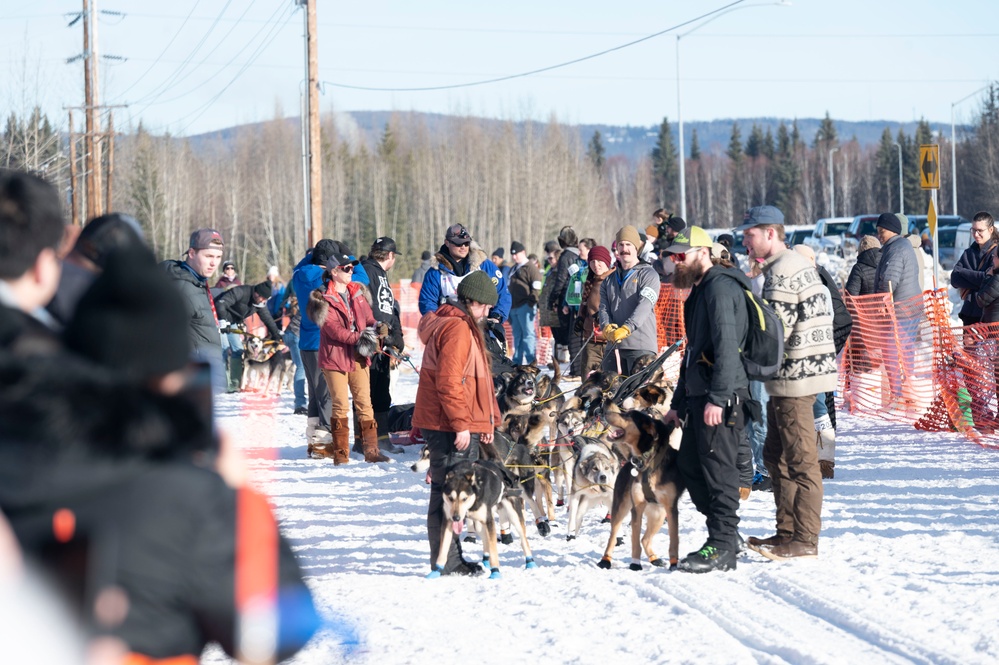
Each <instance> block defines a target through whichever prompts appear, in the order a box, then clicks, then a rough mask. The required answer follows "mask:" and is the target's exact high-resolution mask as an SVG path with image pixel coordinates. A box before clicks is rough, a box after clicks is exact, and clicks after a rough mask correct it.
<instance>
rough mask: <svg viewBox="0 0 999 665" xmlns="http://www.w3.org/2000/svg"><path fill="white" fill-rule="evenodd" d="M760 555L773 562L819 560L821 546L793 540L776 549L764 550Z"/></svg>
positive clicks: (761, 550)
mask: <svg viewBox="0 0 999 665" xmlns="http://www.w3.org/2000/svg"><path fill="white" fill-rule="evenodd" d="M759 552H760V554H762V555H763V556H765V557H766V558H768V559H770V560H772V561H787V560H789V559H817V558H819V546H818V545H812V544H811V543H805V542H802V541H800V540H791V541H788V542H786V543H781V544H780V545H777V546H776V547H772V548H769V549H767V548H762V549H760V550H759Z"/></svg>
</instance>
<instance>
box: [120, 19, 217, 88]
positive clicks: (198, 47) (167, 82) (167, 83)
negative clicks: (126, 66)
mask: <svg viewBox="0 0 999 665" xmlns="http://www.w3.org/2000/svg"><path fill="white" fill-rule="evenodd" d="M231 4H232V0H226V3H225V5H224V6H223V7H222V11H221V12H219V15H218V19H221V18H222V16H223V14H225V12H226V10H227V9H229V5H231ZM218 24H219V22H218V20H216V21H215V22H214V23H212V24H211V25H210V26H209V27H208V31H207V32H205V34H204V35H202V37H201V39H200V40H199V41H198V43H197V44H196V45H195V47H194V49H193V50H191V52H190V53H188V54H187V57H186V58H184V62H183V63H182V64H181V65H180V67H177V69H175V70H174V71H173V73H172V74H170V75H169V76H167V77H166V78H165V79H164V80H163V81H161V82H160V83H159V84H158V85H156V86H155V87H154V88H153V89H152V90H151V91H149V92H148V93H146V95H144V96H142V97H140V98H139V99H136V100H134V101H133V102H132V103H133V104H141V103H143V102H145V101H146V100H147V99H149V98H153V99H156V97H158V96H159V95H161V94H163V93H164V92H166V91H167V90H169V89H170V86H171V85H173V83H174V81H175V80H176V79H177V78H178V77H179V76H180V75H181V74H182V73H183V71H184V69H186V68H187V64H188V63H190V61H191V60H192V59H193V58H194V56H195V55H196V54H197V53H198V51H200V50H201V47H202V46H204V45H205V42H206V41H208V37H209V35H211V34H212V32H213V31H214V30H215V28H216V26H218Z"/></svg>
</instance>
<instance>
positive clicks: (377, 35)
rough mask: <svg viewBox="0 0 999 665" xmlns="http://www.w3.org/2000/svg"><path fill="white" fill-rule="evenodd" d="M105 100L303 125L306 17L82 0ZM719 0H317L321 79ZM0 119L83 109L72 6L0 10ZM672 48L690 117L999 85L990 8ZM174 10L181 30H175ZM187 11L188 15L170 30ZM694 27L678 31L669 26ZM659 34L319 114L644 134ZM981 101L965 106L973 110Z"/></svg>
mask: <svg viewBox="0 0 999 665" xmlns="http://www.w3.org/2000/svg"><path fill="white" fill-rule="evenodd" d="M97 2H98V9H100V10H105V11H111V12H124V13H125V16H123V17H122V16H117V15H103V16H102V17H101V19H100V21H99V23H98V34H99V45H100V49H101V52H102V53H103V54H108V55H115V56H122V57H125V58H127V61H125V62H123V63H114V62H110V63H108V62H105V63H103V66H102V69H101V72H102V74H101V76H102V80H101V88H102V100H101V101H102V102H105V103H128V104H129V105H130V106H129V108H128V109H124V110H120V111H117V112H116V113H117V116H116V118H117V124H118V125H119V126H121V125H127V123H128V122H129V120H131V122H133V123H136V122H138V120H139V119H140V118H141V119H142V120H143V122H144V123H145V124H146V125H147V126H149V127H150V128H151V129H153V130H154V131H161V130H166V129H169V130H170V131H172V132H174V133H182V134H195V133H200V132H204V131H209V130H213V129H219V128H223V127H227V126H230V125H233V124H238V123H243V122H252V121H258V120H266V119H269V118H271V117H273V115H274V111H275V108H276V106H278V105H279V106H280V107H281V108H282V109H283V111H284V113H285V114H286V115H288V116H295V115H298V112H299V111H298V109H299V90H300V85H301V81H302V78H303V51H304V49H303V42H302V34H303V17H302V11H301V10H299V9H297V8H296V7H295V6H294V1H293V0H234V1H233V0H230V1H229V2H227V1H226V0H173V2H170V3H161V2H151V1H149V0H146V1H142V2H140V1H139V0H97ZM731 2H732V0H672V1H669V2H663V1H659V2H655V1H652V0H630V1H628V2H619V3H610V2H606V1H604V2H596V1H591V0H574V1H572V2H569V1H565V0H563V1H554V0H549V1H547V2H545V1H542V0H534V1H533V2H523V1H521V0H507V1H506V2H502V3H497V2H489V3H487V2H484V1H481V0H480V1H474V0H419V1H413V0H392V1H388V0H384V1H383V0H368V1H367V2H363V3H362V2H335V1H333V0H320V2H319V6H318V16H319V40H320V41H319V43H320V51H319V65H320V77H321V78H322V79H323V80H325V81H329V82H336V83H343V84H350V85H360V86H369V87H384V88H411V87H427V86H442V85H453V84H460V83H466V82H473V81H478V80H482V79H489V78H494V77H499V76H505V75H510V74H517V73H520V72H525V71H530V70H534V69H538V68H541V67H547V66H550V65H555V64H558V63H562V62H566V61H569V60H573V59H576V58H580V57H583V56H586V55H589V54H592V53H596V52H599V51H603V50H606V49H610V48H613V47H616V46H619V45H621V44H624V43H627V42H630V41H633V40H636V39H639V38H641V37H644V36H646V35H649V34H652V33H656V32H659V31H662V30H666V29H668V28H670V27H671V26H674V25H677V24H680V23H683V22H685V21H689V20H690V19H692V18H695V17H696V16H698V15H701V14H705V13H708V12H711V11H712V10H716V9H718V8H720V7H723V6H725V5H727V4H729V3H731ZM0 5H2V8H0V30H2V33H3V34H4V35H5V39H4V40H3V42H4V47H3V49H0V83H2V85H0V91H2V92H0V95H6V98H3V97H0V109H2V108H3V107H4V106H6V107H7V108H8V109H14V110H17V111H20V110H21V109H22V108H24V107H25V105H29V106H30V105H32V104H34V103H35V102H36V101H37V102H39V103H41V105H42V106H43V108H44V109H45V110H46V111H47V112H49V113H50V114H52V115H53V116H54V117H56V118H59V119H61V122H62V124H63V125H65V123H66V121H65V114H64V112H63V111H62V107H63V106H65V105H79V104H82V101H83V99H82V98H83V84H82V66H81V64H80V62H77V63H75V64H65V59H66V58H70V57H72V56H74V55H76V54H78V53H79V52H80V51H81V50H82V31H81V29H80V26H79V24H77V25H76V26H74V27H66V25H67V23H68V21H69V20H70V18H71V17H69V18H68V17H67V15H70V14H72V13H73V12H75V11H79V9H80V7H81V6H82V2H80V1H79V0H75V1H69V0H2V2H0ZM739 6H740V9H737V10H735V11H731V12H728V13H726V14H724V15H722V16H719V17H718V18H716V19H715V20H712V21H711V22H710V23H708V24H706V25H703V26H702V27H700V28H698V29H697V30H696V31H694V32H693V33H692V34H689V35H687V36H685V37H683V39H682V40H681V42H680V44H681V47H680V53H681V78H682V86H683V87H682V102H683V116H684V119H685V120H688V121H689V120H711V119H717V118H733V117H757V116H779V117H821V116H822V115H824V114H825V112H826V111H828V112H829V113H830V114H831V115H832V116H833V118H836V119H843V120H894V121H906V120H912V119H914V118H919V117H925V118H927V119H929V120H931V121H940V122H949V120H950V111H951V103H952V102H956V101H958V100H959V99H961V98H962V97H965V96H966V95H968V94H969V93H972V92H974V91H975V90H977V89H978V88H981V87H982V86H984V85H986V84H987V82H988V81H989V80H995V79H999V55H997V52H999V2H996V1H995V0H990V1H987V0H951V1H950V2H929V1H928V0H792V4H791V6H774V5H773V4H772V3H765V2H754V1H752V0H746V1H745V2H743V3H742V4H741V5H739ZM188 17H189V18H188ZM185 19H186V22H185ZM696 25H697V24H694V25H693V26H687V27H685V28H681V29H680V30H679V32H684V31H686V30H690V29H691V27H695V26H696ZM674 34H675V33H670V34H666V35H662V36H660V37H656V38H654V39H651V40H648V41H645V42H643V43H640V44H637V45H635V46H631V47H629V48H624V49H621V50H618V51H615V52H612V53H610V54H607V55H604V56H602V57H599V58H595V59H592V60H588V61H586V62H581V63H578V64H575V65H571V66H568V67H564V68H561V69H558V70H555V71H550V72H546V73H543V74H538V75H535V76H529V77H523V78H516V79H513V80H510V81H506V82H502V83H496V84H490V85H482V86H476V87H469V88H459V89H453V90H443V91H429V92H367V91H357V90H346V89H341V88H336V87H333V86H330V85H328V86H326V87H325V94H324V95H323V97H322V108H323V110H324V111H326V110H329V109H330V108H335V109H337V110H340V111H351V110H419V111H432V112H441V113H451V112H463V113H469V114H473V115H486V116H492V117H512V118H515V119H522V118H524V117H534V118H536V119H540V120H545V119H547V118H548V117H549V116H550V115H551V114H552V113H554V114H556V115H557V116H558V117H559V119H561V120H563V121H565V122H573V123H575V122H580V123H608V124H632V125H651V124H654V123H658V122H659V121H661V120H662V117H663V116H664V115H667V116H669V118H670V120H671V121H675V119H676V115H677V90H676V38H675V36H674ZM977 103H978V100H977V97H972V98H971V99H969V100H967V101H965V102H964V103H962V104H960V105H959V106H958V107H957V109H958V121H961V119H962V118H964V119H966V118H968V117H969V116H970V115H971V114H972V112H973V110H974V109H975V107H976V105H977Z"/></svg>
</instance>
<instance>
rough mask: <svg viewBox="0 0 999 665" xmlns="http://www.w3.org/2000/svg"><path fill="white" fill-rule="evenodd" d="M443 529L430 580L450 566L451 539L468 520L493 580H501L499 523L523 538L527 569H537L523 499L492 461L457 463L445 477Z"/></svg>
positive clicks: (507, 477) (519, 491)
mask: <svg viewBox="0 0 999 665" xmlns="http://www.w3.org/2000/svg"><path fill="white" fill-rule="evenodd" d="M443 491H444V525H443V528H441V549H440V552H441V554H440V555H438V557H437V563H436V564H435V565H434V570H433V571H432V572H431V573H430V574H429V575H427V577H428V578H435V577H440V576H441V573H442V572H443V570H444V564H445V563H447V553H448V549H449V548H450V547H451V539H452V538H454V537H455V536H461V533H462V531H464V528H465V519H466V518H467V519H469V520H471V521H472V523H473V524H474V526H475V530H476V531H477V532H478V533H479V536H480V538H481V539H482V542H483V544H484V545H485V548H486V556H485V557H484V558H483V564H486V565H487V566H488V567H489V568H491V570H492V573H491V574H490V575H489V577H490V579H497V578H499V577H500V570H499V554H497V551H496V519H497V517H498V518H499V519H501V520H503V521H508V522H509V523H510V524H511V525H512V526H513V530H514V531H516V532H517V535H518V536H519V537H520V545H521V547H522V548H523V549H524V557H525V563H526V565H525V567H526V568H536V567H537V565H536V564H535V563H534V555H533V554H532V553H531V546H530V545H528V544H527V525H526V524H525V522H524V495H523V491H522V490H521V489H520V487H518V486H517V482H516V480H514V479H513V478H512V477H510V476H509V474H508V473H504V469H503V468H502V467H501V466H500V465H499V464H497V463H496V462H492V461H489V460H478V461H475V462H458V463H457V464H455V465H454V466H452V467H451V468H450V469H448V472H447V475H446V476H445V477H444V488H443Z"/></svg>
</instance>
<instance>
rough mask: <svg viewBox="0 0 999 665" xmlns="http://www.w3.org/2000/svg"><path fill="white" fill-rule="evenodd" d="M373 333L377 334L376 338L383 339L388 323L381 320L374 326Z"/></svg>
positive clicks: (387, 330) (386, 332) (387, 329)
mask: <svg viewBox="0 0 999 665" xmlns="http://www.w3.org/2000/svg"><path fill="white" fill-rule="evenodd" d="M375 333H376V334H377V335H378V339H385V338H386V337H388V334H389V325H388V324H387V323H385V322H384V321H382V322H381V323H379V324H377V325H376V326H375Z"/></svg>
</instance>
